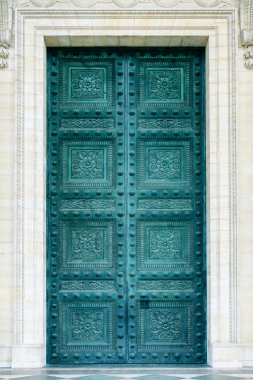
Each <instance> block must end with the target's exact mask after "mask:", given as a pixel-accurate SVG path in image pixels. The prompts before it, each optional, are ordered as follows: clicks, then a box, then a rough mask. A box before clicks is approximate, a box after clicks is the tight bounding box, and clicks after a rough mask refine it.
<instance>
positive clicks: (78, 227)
mask: <svg viewBox="0 0 253 380" xmlns="http://www.w3.org/2000/svg"><path fill="white" fill-rule="evenodd" d="M203 68H204V62H203V51H202V50H201V49H155V48H153V49H138V50H135V49H127V48H125V49H104V48H98V49H88V48H87V49H81V48H76V49H72V50H71V49H51V50H49V51H48V139H47V150H48V161H47V162H48V163H47V168H48V171H47V173H48V180H47V255H48V256H47V263H48V264H47V362H48V363H50V364H72V365H73V364H80V365H81V364H85V363H87V364H89V363H94V364H113V363H129V364H138V363H139V364H142V363H143V364H144V363H151V364H167V363H168V364H169V363H172V364H177V363H178V364H182V363H186V364H189V363H205V361H206V340H205V337H206V333H205V331H206V328H205V325H206V321H205V281H206V274H205V245H204V232H205V228H204V218H205V213H204V199H205V194H204V190H205V181H204V178H205V154H204V139H205V132H204V129H205V126H204V114H203V109H204V104H203V99H204V74H203V72H204V69H203Z"/></svg>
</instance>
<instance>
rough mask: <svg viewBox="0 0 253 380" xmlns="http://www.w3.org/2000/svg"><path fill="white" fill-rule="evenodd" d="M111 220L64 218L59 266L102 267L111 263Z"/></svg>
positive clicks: (113, 234)
mask: <svg viewBox="0 0 253 380" xmlns="http://www.w3.org/2000/svg"><path fill="white" fill-rule="evenodd" d="M114 240H115V223H114V222H113V221H107V220H106V221H91V220H88V221H82V222H73V221H64V222H62V224H61V243H62V257H61V267H62V268H80V269H81V268H82V269H84V270H85V269H91V268H94V270H96V269H101V268H112V267H113V266H114V256H115V253H114V247H115V241H114Z"/></svg>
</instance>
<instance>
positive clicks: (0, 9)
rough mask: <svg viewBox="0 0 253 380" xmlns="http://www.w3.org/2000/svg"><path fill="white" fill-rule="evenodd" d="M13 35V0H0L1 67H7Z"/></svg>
mask: <svg viewBox="0 0 253 380" xmlns="http://www.w3.org/2000/svg"><path fill="white" fill-rule="evenodd" d="M11 36H12V1H11V0H0V69H3V68H5V67H7V59H8V56H9V47H10V46H11Z"/></svg>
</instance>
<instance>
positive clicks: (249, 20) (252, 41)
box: [240, 0, 253, 70]
mask: <svg viewBox="0 0 253 380" xmlns="http://www.w3.org/2000/svg"><path fill="white" fill-rule="evenodd" d="M240 25H241V42H242V46H243V47H244V54H243V55H244V59H245V67H246V68H247V69H249V70H253V0H241V2H240Z"/></svg>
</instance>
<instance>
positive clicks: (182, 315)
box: [137, 301, 194, 352]
mask: <svg viewBox="0 0 253 380" xmlns="http://www.w3.org/2000/svg"><path fill="white" fill-rule="evenodd" d="M147 302H148V303H147ZM192 312H193V304H192V303H190V302H182V301H178V302H174V301H146V302H145V303H142V302H141V301H139V302H138V303H137V331H138V333H137V341H138V350H140V351H142V350H143V351H151V352H152V351H159V349H160V350H164V349H166V347H167V349H168V351H170V350H173V349H174V347H175V346H177V348H179V349H180V347H181V348H182V349H185V348H186V347H187V345H190V344H191V343H192V341H193V331H194V326H193V317H192V315H193V314H192Z"/></svg>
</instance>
